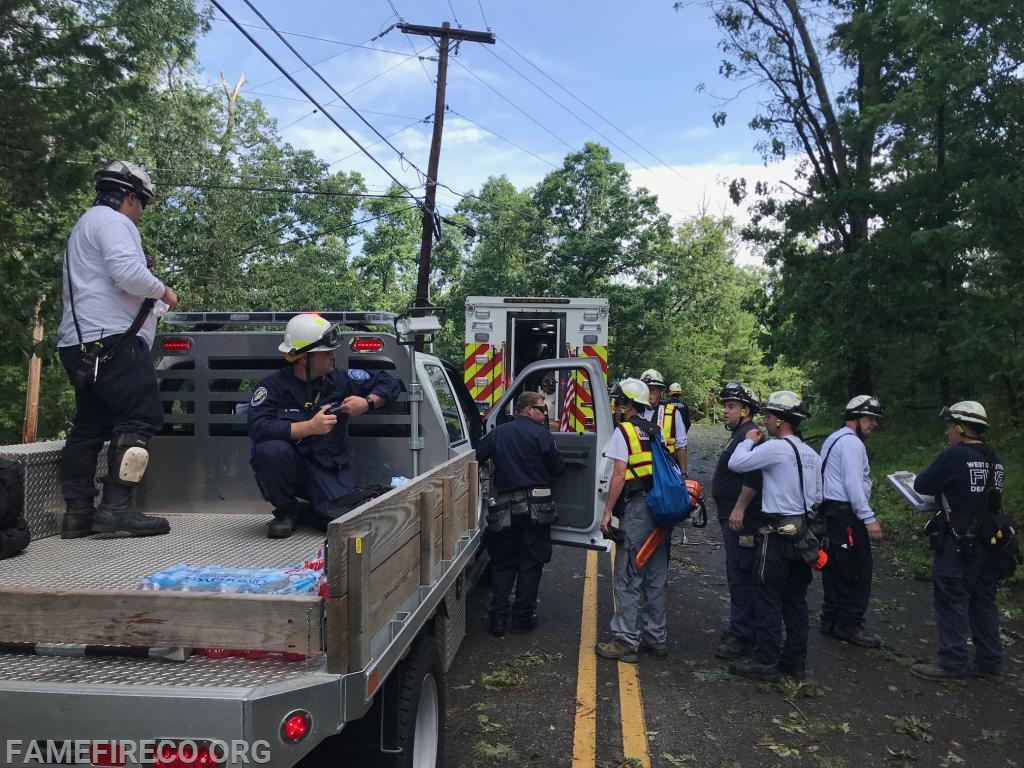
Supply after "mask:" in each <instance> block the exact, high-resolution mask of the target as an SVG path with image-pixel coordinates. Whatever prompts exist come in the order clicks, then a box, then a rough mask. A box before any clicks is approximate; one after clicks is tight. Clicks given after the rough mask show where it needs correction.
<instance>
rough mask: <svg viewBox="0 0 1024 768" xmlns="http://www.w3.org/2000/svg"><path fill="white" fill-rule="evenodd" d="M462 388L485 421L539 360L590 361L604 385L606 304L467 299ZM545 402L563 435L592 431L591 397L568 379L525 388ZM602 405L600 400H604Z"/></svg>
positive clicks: (542, 299)
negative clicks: (596, 364) (516, 380)
mask: <svg viewBox="0 0 1024 768" xmlns="http://www.w3.org/2000/svg"><path fill="white" fill-rule="evenodd" d="M465 350H466V353H465V362H464V371H465V382H466V388H467V389H468V390H469V392H470V395H472V397H473V401H474V402H475V403H476V407H477V409H478V410H479V411H480V413H481V414H484V415H486V414H487V413H488V412H489V411H490V410H491V408H492V407H493V406H494V404H495V403H496V402H497V401H498V400H499V399H500V398H501V396H502V394H503V393H504V392H505V391H506V390H507V389H508V387H509V384H510V383H511V381H512V379H514V378H515V377H516V375H517V374H519V373H520V372H521V371H522V370H523V369H524V368H525V367H526V366H527V365H529V364H530V363H533V362H535V361H537V360H547V359H555V358H567V357H593V358H596V359H597V360H598V361H600V364H601V370H602V372H603V379H604V381H603V383H602V390H606V389H607V384H608V299H596V298H595V299H589V298H561V297H517V296H469V297H467V298H466V341H465ZM527 388H528V389H532V390H534V391H543V392H544V393H545V394H546V395H547V396H548V398H549V412H550V413H551V414H552V418H553V419H557V420H558V423H559V425H560V428H561V431H563V432H564V431H570V432H579V431H586V430H587V429H589V428H591V427H593V423H594V408H593V393H592V392H591V390H590V387H589V384H588V382H586V381H578V380H574V379H571V378H568V377H566V376H562V377H559V378H558V380H554V381H552V380H550V379H549V380H548V381H547V382H545V380H544V379H543V378H541V379H536V378H535V379H534V380H531V381H529V382H528V383H527ZM602 399H603V398H602Z"/></svg>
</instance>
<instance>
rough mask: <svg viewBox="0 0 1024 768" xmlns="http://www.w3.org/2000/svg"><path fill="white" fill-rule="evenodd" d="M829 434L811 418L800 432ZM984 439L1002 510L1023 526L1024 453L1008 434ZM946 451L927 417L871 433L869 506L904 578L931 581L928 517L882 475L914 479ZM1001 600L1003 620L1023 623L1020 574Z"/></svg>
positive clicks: (891, 421)
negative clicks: (1001, 482)
mask: <svg viewBox="0 0 1024 768" xmlns="http://www.w3.org/2000/svg"><path fill="white" fill-rule="evenodd" d="M834 429H836V427H835V426H833V425H830V424H828V423H827V422H825V421H823V420H820V419H814V420H813V421H812V422H811V423H810V424H808V426H807V429H806V430H804V433H805V434H806V435H807V436H808V437H809V438H810V437H811V436H812V435H822V434H825V435H827V434H829V433H830V432H832V431H833V430H834ZM986 439H987V440H988V442H989V443H990V444H991V445H992V447H993V448H994V449H995V451H996V452H997V453H998V454H999V456H1000V457H1001V458H1002V460H1003V466H1004V468H1005V470H1006V485H1005V488H1004V490H1003V509H1004V511H1006V512H1007V513H1008V514H1009V515H1010V516H1011V517H1013V518H1014V519H1015V520H1017V521H1018V522H1021V521H1024V448H1022V447H1021V446H1020V445H1019V444H1018V443H1017V441H1016V440H1015V439H1014V437H1013V435H1012V434H1010V433H1009V432H1008V431H1005V430H1004V431H1002V432H1000V430H999V429H998V428H996V429H993V430H992V432H991V433H990V434H987V435H986ZM812 443H813V444H814V445H815V447H816V448H820V447H821V441H820V440H818V441H813V440H812ZM945 447H946V439H945V433H944V431H943V426H942V423H941V422H940V421H939V420H938V419H936V418H929V417H928V416H921V417H920V418H918V420H917V421H916V422H911V421H910V420H909V419H908V418H906V415H903V417H902V418H901V415H898V414H897V415H893V416H891V417H887V418H886V420H885V423H884V426H883V428H881V429H878V430H876V431H875V433H874V434H873V435H872V436H871V437H870V438H869V439H868V441H867V449H868V457H869V459H870V461H871V478H872V481H873V484H874V485H873V490H872V495H871V506H872V507H873V508H874V510H875V513H876V514H877V516H878V519H879V521H880V522H881V523H882V528H883V530H884V531H885V535H886V540H885V542H884V543H883V544H882V546H881V549H880V551H881V554H882V556H883V557H885V559H886V560H887V561H888V562H890V563H891V564H892V565H893V566H895V568H896V571H897V573H898V574H899V575H901V576H904V577H907V578H915V579H930V578H931V553H930V552H929V551H928V547H927V546H926V544H925V541H924V538H923V536H922V535H921V528H922V527H923V526H924V524H925V522H926V520H927V515H926V514H923V513H920V512H915V511H914V510H913V508H912V507H911V506H910V505H909V504H907V502H906V501H904V500H903V497H902V496H900V494H899V492H897V491H896V489H895V488H893V487H892V485H891V484H890V483H889V481H888V480H887V479H886V475H888V474H890V473H892V472H895V471H897V470H909V471H911V472H914V473H915V474H917V473H919V472H920V471H921V470H923V469H924V468H925V467H927V466H928V465H929V464H930V463H931V462H932V460H933V459H934V458H935V457H936V456H937V455H938V454H939V452H940V451H941V450H942V449H943V448H945ZM1000 601H1001V607H1002V608H1003V611H1004V612H1005V613H1006V614H1007V615H1012V616H1013V617H1014V618H1018V619H1021V618H1024V569H1021V570H1018V572H1017V573H1016V574H1015V575H1014V577H1013V578H1012V579H1010V580H1009V581H1008V582H1006V583H1005V584H1004V588H1003V589H1001V590H1000Z"/></svg>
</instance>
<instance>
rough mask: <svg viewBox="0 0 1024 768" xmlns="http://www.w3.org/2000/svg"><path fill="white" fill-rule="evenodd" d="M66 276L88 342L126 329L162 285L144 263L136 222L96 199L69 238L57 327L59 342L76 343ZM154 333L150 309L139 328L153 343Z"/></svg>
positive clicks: (149, 343) (160, 291)
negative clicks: (98, 202) (140, 307)
mask: <svg viewBox="0 0 1024 768" xmlns="http://www.w3.org/2000/svg"><path fill="white" fill-rule="evenodd" d="M69 274H70V277H69ZM69 279H70V281H71V284H72V286H73V289H74V299H75V314H76V315H77V316H78V325H79V327H80V328H81V329H82V340H83V341H87V342H88V341H96V340H97V339H99V338H102V337H104V336H111V335H113V334H116V333H123V332H124V331H127V330H128V328H129V327H130V326H131V324H132V321H133V320H134V319H135V316H136V315H137V314H138V313H139V306H140V305H141V304H142V301H143V299H147V298H148V299H159V298H160V297H161V296H163V294H164V290H166V288H165V286H164V284H163V283H162V282H160V280H159V278H157V277H156V275H154V274H153V273H152V272H150V271H149V267H147V266H146V254H145V253H144V252H143V250H142V238H141V237H140V236H139V230H138V228H137V227H136V226H135V222H133V221H132V220H131V219H129V218H128V217H127V216H125V215H124V214H123V213H119V212H118V211H115V210H114V209H113V208H109V207H108V206H106V205H94V206H93V207H92V208H90V209H89V210H88V211H86V212H85V213H84V214H82V217H81V218H80V219H79V220H78V223H76V224H75V227H74V229H72V230H71V237H70V238H69V239H68V250H67V257H66V258H65V261H64V315H63V316H62V317H61V321H60V327H59V328H58V329H57V337H58V338H57V346H59V347H71V346H74V345H76V344H78V333H77V332H76V330H75V321H74V319H73V317H72V314H71V298H70V296H69V293H68V281H69ZM155 333H156V317H155V316H154V314H153V313H152V312H150V314H149V317H147V318H146V322H144V323H143V324H142V327H141V328H140V329H139V338H141V339H142V340H143V341H145V342H146V346H148V347H149V348H150V349H152V348H153V337H154V335H155Z"/></svg>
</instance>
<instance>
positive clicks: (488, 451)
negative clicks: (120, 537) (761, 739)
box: [477, 369, 1003, 682]
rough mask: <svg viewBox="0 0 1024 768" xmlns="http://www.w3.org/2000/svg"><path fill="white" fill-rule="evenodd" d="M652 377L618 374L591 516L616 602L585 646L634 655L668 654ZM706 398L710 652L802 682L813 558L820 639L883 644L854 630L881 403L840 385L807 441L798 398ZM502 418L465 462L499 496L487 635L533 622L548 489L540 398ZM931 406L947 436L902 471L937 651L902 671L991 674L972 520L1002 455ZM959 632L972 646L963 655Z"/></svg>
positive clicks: (980, 419) (656, 395)
mask: <svg viewBox="0 0 1024 768" xmlns="http://www.w3.org/2000/svg"><path fill="white" fill-rule="evenodd" d="M673 386H674V387H677V386H678V385H673ZM665 390H666V386H665V381H664V378H663V377H662V375H661V374H660V373H659V372H658V371H656V370H653V369H650V370H647V371H645V372H644V373H643V374H642V375H641V377H640V378H639V379H634V378H627V379H624V380H622V381H620V382H619V383H618V384H617V385H615V387H614V388H613V390H612V396H613V398H614V399H613V406H614V408H615V410H616V415H617V416H618V418H617V425H616V428H615V431H614V433H613V435H612V437H611V439H610V440H609V442H608V444H607V445H606V446H605V448H604V452H603V455H604V456H605V457H606V458H607V459H608V460H610V461H611V462H612V473H611V477H610V481H609V486H608V495H607V498H606V501H605V506H604V512H603V515H602V518H601V529H602V531H603V532H604V533H605V535H606V536H607V537H608V538H610V539H612V540H613V541H614V542H615V556H614V581H613V591H614V600H615V603H614V604H615V610H614V614H613V616H612V620H611V626H610V629H611V638H610V639H609V640H607V641H604V642H600V643H598V644H597V645H596V647H595V652H596V653H597V655H598V656H601V657H604V658H608V659H615V660H618V661H623V662H630V663H635V662H637V661H638V660H639V657H640V654H642V653H646V654H650V655H652V656H657V657H664V656H667V655H668V654H669V645H668V632H667V604H666V582H667V575H668V563H669V542H670V538H669V537H664V538H662V539H660V540H659V543H657V544H656V545H655V546H653V547H651V542H652V541H656V540H657V539H656V537H652V533H653V532H654V530H655V524H654V522H653V520H652V518H651V515H650V513H649V510H648V507H647V501H646V492H647V491H648V490H650V488H651V487H652V484H653V460H652V457H653V454H652V451H654V450H662V448H661V447H658V445H661V444H663V445H664V449H666V450H667V451H668V453H669V454H670V455H671V456H673V457H674V458H675V460H676V462H677V463H678V465H679V469H680V470H681V472H682V473H683V475H684V476H685V475H686V473H687V469H688V461H687V443H686V432H687V430H688V428H689V413H688V409H687V408H686V406H685V405H683V404H682V403H681V401H679V400H678V399H675V400H669V401H668V402H662V395H663V394H664V392H665ZM670 393H671V389H670ZM672 394H677V393H672ZM718 401H719V402H720V403H721V406H722V411H723V420H724V423H725V427H726V429H728V430H729V432H730V436H729V440H728V441H727V443H726V445H725V447H724V449H723V450H722V452H721V455H720V456H719V459H718V463H717V465H716V467H715V471H714V475H713V477H712V480H711V494H712V496H713V498H714V501H715V506H716V507H717V511H718V519H719V524H720V527H721V533H722V540H723V543H724V547H723V549H724V553H725V571H726V579H727V584H728V589H729V617H728V622H727V624H726V626H725V628H724V629H723V631H722V634H721V637H720V639H719V641H718V644H717V646H716V647H715V649H714V655H715V656H716V657H718V658H720V659H724V660H728V661H730V662H732V663H731V666H730V670H731V671H732V672H733V673H734V674H736V675H739V676H741V677H747V678H752V679H755V680H762V681H767V682H775V681H778V680H780V679H781V678H782V676H789V677H792V678H794V679H797V680H802V679H804V677H805V676H806V674H807V646H808V640H809V635H810V618H809V617H810V611H809V609H808V605H807V589H808V586H809V585H810V583H811V581H812V580H813V575H814V570H820V571H821V572H822V588H823V594H824V598H823V603H822V606H821V611H820V624H819V629H820V631H821V634H822V635H824V636H825V637H828V638H832V639H834V640H837V641H842V642H845V643H848V644H850V645H854V646H859V647H863V648H869V649H870V648H878V647H880V646H881V645H882V640H881V638H879V637H877V636H874V635H872V634H869V633H868V632H867V631H866V629H865V626H864V624H865V615H866V613H867V609H868V604H869V601H870V597H871V584H872V578H873V569H874V568H873V558H872V551H871V548H872V544H877V543H878V542H881V541H882V540H883V532H882V526H881V524H880V523H879V522H878V520H877V519H876V517H875V513H874V511H873V510H872V508H871V505H870V499H871V488H872V483H871V476H870V467H869V464H868V456H867V451H866V449H865V445H864V441H865V440H867V438H868V437H870V436H871V434H872V433H873V432H874V431H875V429H876V428H877V427H878V425H879V423H880V422H881V421H882V419H883V418H884V415H885V412H884V409H883V407H882V404H881V402H880V401H879V400H878V399H877V398H876V397H873V396H871V395H858V396H856V397H854V398H852V399H851V400H850V401H849V402H848V403H847V404H846V407H845V409H844V412H843V424H842V426H840V427H839V428H838V429H837V430H835V431H834V432H833V433H832V434H830V435H829V436H828V437H827V438H826V440H825V442H824V444H823V445H822V448H821V451H820V453H819V452H817V451H815V450H814V449H813V448H811V447H810V446H809V445H808V444H807V443H806V442H804V439H803V436H802V435H801V426H802V424H803V423H804V421H805V420H806V419H807V417H809V416H810V411H809V409H808V408H807V407H806V405H805V404H804V402H803V399H802V398H801V397H800V395H798V394H797V393H795V392H791V391H785V390H783V391H777V392H772V393H771V394H770V395H769V396H768V398H767V400H765V401H764V402H763V403H762V402H761V401H760V400H759V398H758V397H757V395H756V394H755V393H754V391H753V390H752V389H751V388H750V387H748V386H745V385H743V384H741V383H739V382H735V381H732V382H729V383H727V384H725V385H724V386H723V387H722V388H721V390H720V391H719V392H718ZM516 414H517V417H518V418H517V419H515V420H514V421H512V422H510V423H509V424H506V425H502V426H499V427H498V428H497V429H495V430H494V431H492V432H491V433H490V434H489V435H488V436H487V438H485V441H484V442H483V443H481V449H478V453H477V457H478V459H479V460H480V461H487V460H493V463H494V467H495V478H496V490H497V491H498V496H499V500H498V501H497V503H496V505H494V506H492V509H491V511H490V514H489V516H488V523H489V525H490V526H491V530H492V531H495V532H497V531H503V532H502V533H501V535H500V536H491V537H490V538H489V541H490V546H489V549H490V550H492V556H493V555H497V559H496V562H499V563H501V565H500V567H499V570H498V572H497V573H499V574H500V578H498V579H496V581H495V583H494V585H493V586H494V592H493V595H494V596H493V599H492V603H491V631H492V633H493V634H495V635H499V636H500V635H503V634H504V633H505V632H506V631H513V632H526V631H530V630H531V629H533V628H534V627H535V626H536V614H535V607H536V599H537V587H538V583H539V580H540V573H541V569H542V568H543V565H544V563H546V562H548V561H549V560H550V558H551V545H550V522H551V521H552V520H553V519H554V518H553V514H550V513H552V510H551V509H550V505H548V506H547V507H545V509H546V510H547V512H548V513H549V514H548V515H547V516H546V517H544V518H543V519H539V518H538V515H537V508H538V507H537V505H536V504H534V503H533V502H532V501H531V498H530V494H531V492H532V490H533V489H539V490H540V491H541V492H542V493H543V494H544V496H543V498H544V499H549V498H550V493H551V491H550V487H551V483H552V482H553V480H554V478H556V477H558V476H559V475H560V474H561V473H562V471H563V467H562V463H561V461H560V460H559V459H558V457H557V450H556V449H555V443H554V440H553V438H552V437H551V435H550V433H549V432H548V430H547V428H546V426H545V424H546V421H547V408H546V404H545V402H544V397H543V394H539V393H531V392H527V393H524V394H523V395H521V396H520V398H519V400H517V403H516ZM758 414H763V418H764V429H765V431H766V432H767V436H766V435H765V434H764V432H762V430H761V428H759V427H758V426H757V425H755V423H754V417H755V416H756V415H758ZM941 418H942V419H943V420H944V421H945V422H946V425H947V430H946V435H947V439H948V442H949V447H948V448H947V449H946V450H944V451H943V452H942V453H941V454H940V455H939V456H938V457H937V458H936V460H935V461H934V462H933V463H932V465H931V466H929V467H928V468H927V469H925V470H924V471H923V472H922V473H921V475H920V476H919V477H918V478H917V480H916V483H915V490H916V491H917V492H919V493H920V494H923V495H929V496H934V497H935V500H936V504H937V505H938V506H939V507H940V511H939V512H938V513H937V516H936V519H937V521H938V522H937V523H936V528H937V529H938V533H937V537H936V538H937V543H936V544H935V546H934V547H933V548H934V549H935V551H936V555H935V565H934V573H933V582H934V594H935V616H936V624H937V626H938V634H939V651H938V658H937V660H936V661H935V662H934V663H918V664H915V665H914V666H913V667H912V672H913V673H914V674H915V675H917V676H919V677H922V678H924V679H928V680H940V681H941V680H958V679H963V678H965V677H967V676H973V677H980V678H985V679H989V680H996V681H998V680H999V679H1001V677H1002V648H1001V644H1000V639H999V616H998V612H997V610H996V606H995V592H996V586H997V584H998V581H999V578H1000V574H999V566H998V562H997V560H998V558H997V557H996V556H995V555H994V554H993V553H992V551H991V550H989V549H988V548H986V547H985V546H981V543H976V542H981V538H979V536H978V532H977V530H976V528H977V523H978V521H979V520H982V521H983V520H984V519H985V516H986V515H987V514H988V512H987V510H990V509H991V508H992V505H991V495H992V494H993V493H995V494H1000V493H1001V491H1002V486H1003V465H1002V463H1001V461H1000V460H999V457H998V456H997V455H996V454H995V453H994V452H993V451H992V449H991V448H989V447H988V446H987V444H986V443H985V442H984V439H983V437H982V434H983V432H984V430H985V429H986V428H987V426H988V416H987V414H986V412H985V409H984V408H983V407H982V406H981V405H980V404H979V403H976V402H974V401H963V402H960V403H956V404H955V405H953V406H950V407H948V408H944V409H943V411H942V414H941ZM655 433H657V435H660V438H661V439H660V440H656V438H655ZM768 437H770V438H773V439H768ZM499 477H500V479H498V478H499ZM517 494H518V495H517ZM996 506H998V505H996ZM615 519H617V521H618V525H617V526H615V525H614V524H613V522H614V520H615ZM993 540H994V538H993ZM641 550H643V555H642V557H640V558H638V554H639V553H640V552H641ZM517 569H518V579H519V581H518V585H517V584H516V578H517ZM513 594H514V595H515V599H514V603H513V605H512V607H511V609H510V607H509V605H510V601H511V600H512V595H513ZM510 611H511V613H510ZM510 616H511V618H509V617H510ZM968 638H971V639H972V640H973V645H974V648H975V653H974V659H973V660H972V659H970V658H969V654H968V643H967V641H968Z"/></svg>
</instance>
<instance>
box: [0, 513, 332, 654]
mask: <svg viewBox="0 0 1024 768" xmlns="http://www.w3.org/2000/svg"><path fill="white" fill-rule="evenodd" d="M167 518H168V520H169V521H170V523H171V532H170V533H169V534H167V535H165V536H150V537H142V538H134V539H105V540H104V539H93V538H86V539H71V540H66V539H61V538H60V537H58V536H49V537H47V538H45V539H39V540H37V541H33V542H32V543H31V544H30V545H29V547H28V549H26V550H25V551H24V552H22V553H21V554H20V555H18V556H17V557H14V558H10V559H8V560H0V587H5V588H10V587H35V588H39V589H67V590H87V589H89V590H91V589H97V590H122V589H135V588H136V585H137V584H138V583H139V580H140V579H141V578H142V577H143V576H146V575H148V574H151V573H155V572H156V571H159V570H161V569H162V568H166V567H167V566H169V565H174V564H175V563H188V564H189V565H196V566H205V565H223V566H225V567H245V566H252V567H258V568H278V567H286V566H289V565H294V564H295V563H298V562H301V561H303V560H310V559H312V558H313V556H314V555H315V554H316V551H317V548H318V547H319V546H320V545H321V544H323V542H324V541H325V539H326V538H327V535H326V534H325V533H323V532H320V531H315V530H312V529H310V528H308V527H305V526H303V527H300V528H299V529H298V530H297V531H296V532H295V534H294V535H292V536H291V538H288V539H274V540H271V539H268V538H267V528H266V526H267V522H268V521H269V520H270V516H269V515H251V514H177V515H168V516H167ZM0 639H2V638H0Z"/></svg>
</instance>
